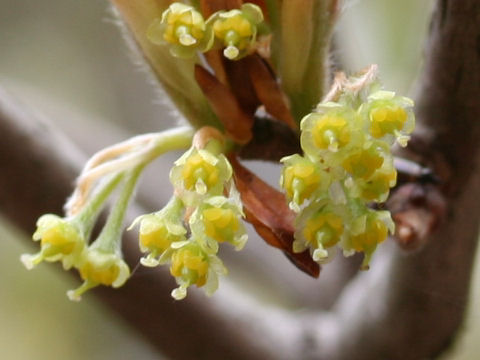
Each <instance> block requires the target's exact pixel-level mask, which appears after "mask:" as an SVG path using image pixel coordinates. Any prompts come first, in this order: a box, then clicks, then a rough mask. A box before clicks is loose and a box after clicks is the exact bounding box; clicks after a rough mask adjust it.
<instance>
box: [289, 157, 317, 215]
mask: <svg viewBox="0 0 480 360" xmlns="http://www.w3.org/2000/svg"><path fill="white" fill-rule="evenodd" d="M281 162H283V163H284V164H285V166H284V168H283V172H282V176H281V178H280V186H281V187H282V188H283V189H285V192H286V195H287V198H288V199H290V200H291V201H292V203H291V204H290V207H291V208H292V209H293V210H296V211H297V212H298V211H299V206H300V205H302V203H303V202H304V201H305V200H306V199H309V198H310V197H311V196H312V194H313V193H315V192H316V191H317V190H320V189H321V187H322V175H321V172H320V169H319V167H318V165H317V164H315V163H313V162H312V161H310V160H309V159H308V158H304V157H302V156H300V155H292V156H288V157H285V158H283V159H282V160H281Z"/></svg>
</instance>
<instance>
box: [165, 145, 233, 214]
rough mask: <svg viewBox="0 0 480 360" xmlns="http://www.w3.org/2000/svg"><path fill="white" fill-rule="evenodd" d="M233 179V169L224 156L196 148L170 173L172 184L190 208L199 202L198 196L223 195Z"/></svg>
mask: <svg viewBox="0 0 480 360" xmlns="http://www.w3.org/2000/svg"><path fill="white" fill-rule="evenodd" d="M231 177H232V168H231V166H230V163H229V162H228V160H227V159H226V157H225V156H224V155H223V154H219V155H214V154H213V153H211V152H210V151H208V150H206V149H200V150H198V149H196V148H191V149H190V150H188V151H187V152H186V153H185V154H184V155H183V156H182V157H181V158H180V159H178V160H177V161H176V162H175V166H174V167H173V168H172V170H171V172H170V180H171V182H172V184H173V185H174V186H175V189H176V190H177V193H178V195H179V196H180V197H181V199H182V201H183V202H184V203H185V204H186V205H188V206H190V205H192V203H195V202H196V201H197V200H198V195H200V196H203V195H207V194H208V195H210V196H217V195H222V194H223V192H224V187H225V185H226V183H227V182H228V181H230V180H231ZM185 190H186V191H187V192H188V193H189V194H186V193H185ZM195 194H196V195H195Z"/></svg>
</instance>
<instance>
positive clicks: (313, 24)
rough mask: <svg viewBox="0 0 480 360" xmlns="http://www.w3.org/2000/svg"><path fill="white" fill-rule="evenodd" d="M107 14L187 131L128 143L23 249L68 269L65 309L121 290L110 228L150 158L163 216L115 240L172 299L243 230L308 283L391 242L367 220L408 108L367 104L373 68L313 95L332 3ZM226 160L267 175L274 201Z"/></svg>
mask: <svg viewBox="0 0 480 360" xmlns="http://www.w3.org/2000/svg"><path fill="white" fill-rule="evenodd" d="M114 4H115V6H116V7H117V9H118V11H119V12H120V14H121V15H122V18H123V19H124V21H125V22H126V25H127V26H128V28H129V29H130V31H131V33H132V35H133V36H134V38H135V41H136V43H137V44H138V48H139V50H140V51H141V52H142V55H143V57H144V58H145V59H147V62H148V63H149V65H151V67H152V70H153V71H154V72H155V75H156V76H157V78H158V80H159V82H160V83H161V84H162V85H163V87H164V90H165V92H166V94H167V95H169V96H170V97H171V99H172V102H173V104H174V105H175V106H176V107H177V109H178V110H179V112H180V113H181V114H182V115H183V116H184V117H185V119H186V120H187V121H189V122H190V124H191V126H185V127H178V128H176V129H171V130H168V131H164V132H160V133H151V134H145V135H139V136H135V137H134V138H132V139H129V140H126V141H124V142H121V143H119V144H116V145H113V146H110V147H107V148H106V149H104V150H101V151H99V152H98V153H97V154H95V155H94V156H93V157H92V158H91V159H90V160H89V161H88V162H87V164H86V165H85V167H84V169H83V170H82V172H81V174H80V176H79V177H78V180H77V184H76V187H75V190H74V192H73V194H72V196H71V198H70V199H69V200H68V201H67V203H66V206H65V209H66V214H65V217H59V216H56V215H52V214H48V215H44V216H42V217H41V218H40V219H39V221H38V224H37V225H38V229H37V231H36V232H35V234H34V236H33V238H34V240H36V241H40V252H39V253H37V254H35V255H24V256H22V261H23V262H24V263H25V264H26V265H27V267H29V268H32V267H33V266H34V265H37V264H38V263H40V262H41V261H42V260H45V261H48V262H54V261H60V262H62V264H63V266H64V268H66V269H69V268H74V269H76V270H77V271H78V273H79V275H80V278H81V279H82V280H83V284H82V285H80V286H79V287H78V288H77V289H76V290H71V291H69V292H68V296H69V297H70V299H72V300H79V299H80V297H81V296H82V294H83V293H84V292H85V291H87V290H89V289H91V288H93V287H96V286H99V285H103V286H109V287H114V288H115V287H119V286H122V285H123V284H124V283H125V282H126V281H127V280H128V279H129V277H130V276H131V273H130V267H129V265H128V264H127V263H126V262H125V260H124V259H123V255H122V233H123V223H124V217H125V213H126V209H127V207H128V204H129V202H130V199H131V197H132V195H133V193H134V189H135V186H136V184H137V180H138V178H139V177H140V175H141V174H142V173H143V171H144V169H145V168H146V167H147V166H148V165H149V164H150V163H151V162H152V161H153V160H155V159H156V158H157V157H159V156H160V155H162V154H164V153H166V152H169V151H174V150H180V151H184V153H183V155H181V156H180V158H179V159H178V160H177V161H175V162H174V163H173V164H172V167H171V169H170V173H169V179H170V182H171V184H172V187H173V193H172V194H171V196H170V200H169V202H168V203H167V204H166V205H165V206H163V207H161V208H160V209H152V210H151V211H150V212H149V213H147V214H144V215H140V216H138V217H137V218H136V220H134V221H133V223H132V225H131V226H130V228H129V230H132V229H134V228H138V246H139V248H140V251H141V252H142V253H143V257H142V258H141V259H140V261H139V262H140V264H141V265H143V266H147V267H156V266H160V265H165V266H168V267H169V269H170V274H171V276H173V277H174V278H175V281H176V283H177V285H178V287H177V288H176V289H173V291H172V292H171V295H172V297H173V298H174V299H176V300H180V299H183V298H185V296H186V295H187V291H189V290H188V289H189V288H190V287H194V288H195V287H197V288H200V289H202V290H204V292H205V293H206V294H207V295H209V296H210V295H212V294H213V293H214V292H215V290H216V289H217V287H218V286H219V278H220V277H221V276H224V275H226V274H227V268H226V267H225V266H224V265H223V262H222V260H221V259H220V257H219V256H220V254H221V252H220V250H221V248H222V247H224V246H225V247H228V246H233V247H234V249H235V250H242V248H243V247H244V246H245V244H246V241H247V233H246V230H245V226H244V221H247V222H249V223H251V224H252V225H253V227H254V228H255V230H257V232H258V233H259V235H260V236H261V237H262V238H263V239H264V240H265V241H266V242H267V243H268V244H270V245H272V246H274V247H277V248H279V249H280V250H281V251H283V252H284V253H285V254H286V255H287V256H288V258H289V259H290V260H291V261H292V262H293V264H295V265H296V266H297V267H298V268H299V269H301V270H302V271H304V272H306V273H307V274H309V275H311V276H313V277H318V275H319V272H320V265H319V264H326V263H328V262H329V261H330V260H331V259H333V257H334V256H335V255H336V253H337V252H340V253H343V255H345V256H350V255H352V254H354V253H361V254H363V263H362V266H361V268H362V269H365V270H366V269H368V267H369V263H370V260H371V258H372V256H373V254H374V252H375V249H376V248H377V247H378V245H379V244H380V243H382V242H383V241H385V239H386V238H387V236H388V234H392V233H393V232H394V223H393V221H392V219H391V216H390V213H389V212H388V211H387V210H378V209H379V208H380V207H382V206H384V205H383V203H384V202H385V201H386V200H387V198H388V196H389V193H390V189H391V188H392V187H394V186H395V184H396V181H397V170H396V168H395V166H394V164H395V163H394V158H393V155H392V152H391V147H392V146H393V145H394V144H395V143H398V144H399V145H401V146H406V144H407V141H408V140H409V136H410V134H411V132H412V131H413V128H414V124H415V118H414V114H413V102H412V101H411V100H410V99H408V98H406V97H402V96H398V95H396V94H395V93H394V92H392V91H386V90H383V89H382V86H381V84H380V82H379V80H378V76H377V68H376V66H374V65H372V66H371V67H369V68H367V69H365V70H363V71H361V72H360V73H358V74H353V75H351V76H347V75H345V74H343V73H338V74H337V75H336V76H335V78H334V80H333V84H332V87H331V89H330V91H328V92H326V86H325V85H326V84H327V80H328V79H329V78H330V77H329V76H328V73H327V67H326V66H325V59H326V56H327V51H328V47H327V46H328V42H329V38H330V35H331V32H332V28H333V24H334V23H335V19H336V16H337V14H338V11H339V7H338V3H337V2H335V1H331V0H319V1H318V2H288V1H283V2H275V1H270V2H269V1H263V0H259V1H255V4H254V3H249V2H245V1H241V0H238V1H236V0H234V1H224V0H208V1H207V0H200V1H183V2H170V1H154V2H149V1H145V2H143V1H140V2H127V1H120V0H119V1H114ZM292 4H293V5H292ZM299 19H300V20H299ZM312 109H313V110H312ZM252 149H254V150H253V153H254V155H253V156H252ZM241 157H245V158H252V157H253V158H256V159H265V160H274V161H278V160H279V159H280V163H281V164H282V165H283V168H282V171H281V176H280V188H281V191H279V190H277V189H275V188H273V187H272V186H270V185H269V184H267V183H266V182H264V181H263V180H262V179H261V178H260V177H258V176H257V175H256V174H254V173H253V172H251V171H250V170H248V169H247V168H246V167H244V166H243V165H242V164H241V162H240V161H239V158H241ZM166 172H167V171H165V173H166ZM113 190H117V191H116V192H114V191H113ZM110 198H116V201H115V202H114V203H113V206H112V207H111V209H110V210H109V215H108V218H107V221H106V223H105V224H104V225H103V228H102V230H101V231H100V234H99V235H98V236H97V237H96V238H95V239H91V233H92V229H93V226H94V225H95V223H96V221H97V217H98V214H99V213H100V211H101V210H102V209H104V208H105V206H104V205H105V204H106V203H107V201H108V200H109V199H110ZM137 225H138V227H137ZM338 250H340V251H338ZM239 256H241V255H239ZM133 281H134V280H133Z"/></svg>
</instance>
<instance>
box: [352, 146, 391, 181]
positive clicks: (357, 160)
mask: <svg viewBox="0 0 480 360" xmlns="http://www.w3.org/2000/svg"><path fill="white" fill-rule="evenodd" d="M383 160H384V159H383V157H382V154H381V153H380V151H379V148H378V147H377V146H370V147H369V148H368V149H360V150H357V151H352V153H351V154H350V155H349V156H348V157H347V158H346V159H345V160H343V163H342V166H343V168H344V169H345V170H346V171H347V172H348V173H350V174H351V175H352V176H353V177H354V178H362V179H368V178H369V177H370V176H372V175H373V173H374V172H375V171H376V170H377V169H378V168H380V167H381V166H382V164H383Z"/></svg>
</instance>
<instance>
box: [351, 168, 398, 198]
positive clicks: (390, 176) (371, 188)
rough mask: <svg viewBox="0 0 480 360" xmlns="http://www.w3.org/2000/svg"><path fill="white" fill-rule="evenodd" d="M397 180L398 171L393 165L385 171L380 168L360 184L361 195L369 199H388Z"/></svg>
mask: <svg viewBox="0 0 480 360" xmlns="http://www.w3.org/2000/svg"><path fill="white" fill-rule="evenodd" d="M396 182H397V171H396V170H395V168H393V167H391V168H390V169H386V170H385V171H383V170H379V171H377V172H375V173H374V174H373V176H372V177H371V178H370V179H368V180H367V181H365V182H363V183H362V184H361V185H360V188H361V197H362V198H363V199H365V200H367V201H378V202H383V201H385V200H386V199H387V197H388V194H389V192H390V188H392V187H393V186H395V184H396Z"/></svg>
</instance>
